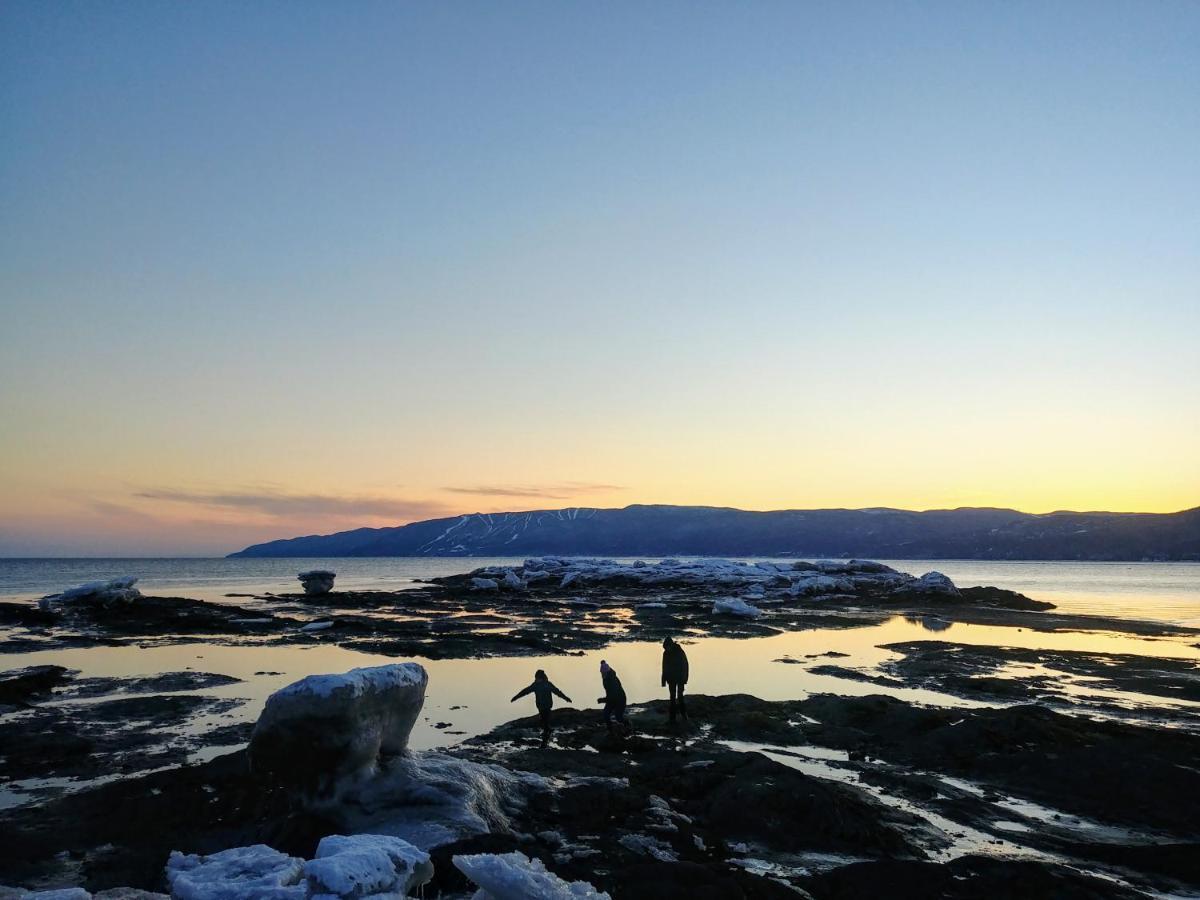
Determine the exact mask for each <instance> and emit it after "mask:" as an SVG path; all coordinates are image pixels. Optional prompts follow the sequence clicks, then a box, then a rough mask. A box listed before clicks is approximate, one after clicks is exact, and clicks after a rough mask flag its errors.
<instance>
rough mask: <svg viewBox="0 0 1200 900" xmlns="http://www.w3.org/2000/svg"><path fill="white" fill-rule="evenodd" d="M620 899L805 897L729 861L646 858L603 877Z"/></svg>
mask: <svg viewBox="0 0 1200 900" xmlns="http://www.w3.org/2000/svg"><path fill="white" fill-rule="evenodd" d="M606 883H607V885H609V887H610V890H612V892H613V895H614V896H615V897H619V898H621V900H805V898H806V896H807V895H806V894H804V893H803V892H801V891H799V890H797V889H796V888H794V887H790V886H788V885H784V884H781V883H779V882H776V881H772V880H770V879H768V878H761V877H758V876H755V875H751V874H749V873H747V872H745V871H742V870H741V869H737V868H735V867H733V866H730V865H728V864H719V863H699V862H657V861H656V862H645V863H635V864H633V865H628V866H622V867H621V868H619V869H617V870H616V871H614V872H613V873H612V875H611V876H609V878H608V879H607V881H606Z"/></svg>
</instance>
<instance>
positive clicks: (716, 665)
mask: <svg viewBox="0 0 1200 900" xmlns="http://www.w3.org/2000/svg"><path fill="white" fill-rule="evenodd" d="M927 629H928V624H927V623H926V621H925V620H924V618H922V619H919V620H916V621H909V620H906V619H904V618H901V617H895V618H893V619H891V620H889V621H887V622H884V623H883V624H880V625H873V626H868V627H864V628H850V629H838V630H832V631H831V630H814V631H801V632H792V633H788V634H781V635H776V636H773V637H761V638H751V639H737V638H725V637H711V638H700V639H697V640H690V641H688V640H685V641H684V644H685V646H686V647H687V652H688V657H689V659H690V661H691V680H690V682H689V685H688V688H689V690H690V691H691V692H692V693H704V694H730V693H747V694H753V695H754V696H756V697H760V698H762V699H764V700H793V699H798V698H803V697H804V696H806V695H807V694H809V693H838V694H846V695H866V694H879V693H885V694H890V695H892V696H895V697H899V698H901V699H904V700H908V701H912V702H916V703H929V704H937V705H946V706H964V707H966V706H984V705H987V704H986V703H982V702H979V701H973V700H967V699H963V698H960V697H954V696H951V695H949V694H944V693H941V692H938V691H933V690H924V689H919V688H903V687H890V686H889V687H883V686H880V685H876V684H870V683H864V682H859V681H851V680H847V679H844V678H838V677H835V676H832V675H820V674H816V673H814V672H811V671H809V670H808V668H807V667H806V666H804V665H784V664H781V663H778V662H775V660H776V659H779V658H781V657H792V658H793V659H797V660H803V659H804V658H805V657H812V658H813V660H812V661H814V662H819V661H820V660H818V659H816V657H818V655H820V654H825V653H828V652H830V651H834V652H836V653H844V654H847V658H845V659H839V660H838V662H839V663H840V664H844V665H845V666H846V667H854V668H867V667H874V666H877V665H878V664H879V663H881V662H883V661H885V660H888V659H894V658H896V656H895V654H893V653H892V652H891V651H888V650H882V649H880V647H879V645H881V644H887V643H894V642H900V641H911V640H920V639H928V637H929V632H928V630H927ZM943 633H944V634H945V635H946V636H947V639H948V640H954V641H956V642H959V643H967V644H983V645H1001V646H1009V647H1028V648H1043V649H1051V650H1086V651H1091V652H1100V653H1133V654H1142V655H1147V656H1170V657H1177V658H1183V659H1196V660H1200V648H1197V647H1194V646H1191V645H1190V644H1188V643H1187V642H1186V641H1183V640H1166V639H1147V638H1139V637H1134V636H1127V635H1118V634H1104V633H1100V634H1098V633H1094V632H1089V633H1082V632H1052V633H1043V632H1035V631H1029V630H1027V629H1019V628H1010V627H1000V626H985V625H969V624H962V623H957V624H953V625H951V627H950V628H949V629H948V630H943ZM601 659H605V660H607V661H608V662H609V664H610V665H612V666H613V667H614V668H616V669H617V671H618V673H619V674H620V676H621V680H622V682H623V683H624V685H625V689H626V691H627V693H628V694H629V700H630V702H631V703H638V702H642V701H647V700H652V699H656V698H661V697H664V696H665V691H664V689H663V688H662V687H661V685H660V674H661V672H660V665H661V659H662V648H661V647H660V646H659V645H658V644H657V643H647V642H637V643H633V642H630V643H618V644H613V645H610V646H609V647H606V648H603V649H601V650H592V651H587V652H584V653H582V654H581V655H579V656H528V657H501V658H492V659H475V660H424V659H423V660H420V661H421V663H422V664H423V665H424V666H425V667H426V668H427V669H428V670H429V675H430V679H429V692H428V699H427V701H426V704H425V710H424V713H423V718H422V720H421V721H419V722H418V723H417V725H416V727H415V728H414V730H413V735H412V746H413V747H414V748H417V749H428V748H432V747H437V746H445V745H447V744H451V743H455V742H457V741H458V740H462V739H463V738H465V737H468V736H472V735H477V734H481V733H484V732H487V731H490V730H491V729H493V728H494V727H496V726H497V725H500V724H501V723H503V722H506V721H509V720H511V719H514V718H518V717H521V716H529V715H533V714H534V709H533V705H532V702H527V701H524V700H523V701H518V702H517V703H515V704H513V703H510V702H509V698H510V697H511V696H512V695H513V694H514V693H516V691H518V690H519V689H521V688H523V687H525V686H526V685H527V684H528V683H529V682H530V680H531V679H532V677H533V673H534V671H535V670H537V669H545V670H546V673H547V674H548V675H549V676H550V679H551V680H552V681H553V682H554V683H555V684H557V685H558V686H559V687H560V688H561V689H562V690H563V692H564V693H566V694H567V695H568V696H570V697H574V698H575V699H576V705H578V706H584V705H586V701H587V700H588V699H590V698H594V697H598V696H600V694H601V688H600V660H601ZM399 661H401V660H400V659H397V658H396V657H388V656H380V655H376V654H368V653H360V652H357V651H352V650H347V649H344V648H342V647H338V646H336V645H335V644H332V643H320V642H316V643H313V644H309V645H303V646H295V645H289V646H274V647H259V646H240V647H225V646H213V645H208V644H202V643H188V644H177V645H173V646H147V647H140V648H136V649H134V648H130V647H92V648H86V649H79V650H59V651H47V652H39V653H29V654H22V655H21V657H20V664H21V665H38V664H42V663H55V664H58V665H65V666H69V667H71V668H74V669H79V670H81V672H82V673H83V674H84V675H86V676H133V675H155V674H159V673H161V672H170V671H182V670H188V669H190V670H193V671H197V672H216V673H220V674H223V675H232V676H234V677H236V678H240V679H242V680H243V683H241V684H232V685H227V686H224V687H219V688H211V689H206V690H204V691H202V693H204V694H206V695H208V696H217V697H237V698H245V699H246V701H247V702H246V704H245V705H243V706H242V707H241V708H240V709H239V710H238V711H237V713H236V715H237V717H238V718H239V719H242V720H254V719H256V718H257V717H258V714H259V712H260V710H261V709H262V706H263V703H264V702H265V701H266V698H267V695H268V694H270V693H271V692H272V691H274V690H277V689H278V688H280V687H283V686H284V685H286V684H290V683H291V682H293V681H295V680H297V679H299V678H302V677H304V676H305V675H311V674H316V673H327V672H344V671H346V670H347V669H351V668H354V667H356V666H370V665H383V664H387V663H394V662H399ZM1156 702H1162V703H1169V702H1170V701H1165V700H1161V698H1159V699H1158V700H1156ZM229 721H230V720H228V719H225V720H223V721H222V724H228V722H229ZM439 722H449V723H450V727H448V728H443V729H438V728H435V727H434V724H436V723H439ZM453 732H461V734H454V733H453Z"/></svg>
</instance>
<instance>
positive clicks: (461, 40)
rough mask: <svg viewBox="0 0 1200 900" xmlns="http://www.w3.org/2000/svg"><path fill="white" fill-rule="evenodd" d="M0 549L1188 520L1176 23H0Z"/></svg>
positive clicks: (1058, 17) (1023, 7)
mask: <svg viewBox="0 0 1200 900" xmlns="http://www.w3.org/2000/svg"><path fill="white" fill-rule="evenodd" d="M0 135H2V137H0V306H2V328H0V380H2V385H3V386H2V388H0V415H2V416H3V422H4V424H5V427H4V434H3V436H2V437H0V555H3V554H6V553H7V554H10V555H11V554H21V553H39V554H40V553H74V552H79V553H90V552H96V553H101V552H114V553H115V552H147V553H157V552H216V551H219V550H225V549H235V548H236V547H237V546H240V545H241V544H243V543H246V542H248V540H251V539H258V538H261V537H274V536H286V535H289V534H294V533H298V532H303V531H310V530H311V531H325V530H333V529H335V528H339V527H347V526H349V525H351V524H380V523H382V522H385V521H388V522H391V521H404V520H406V519H409V518H423V517H425V516H427V515H436V514H443V513H445V514H449V513H452V512H457V511H471V510H474V509H500V508H528V507H531V506H561V505H567V504H569V503H586V504H590V505H623V504H624V503H628V502H654V501H665V502H680V503H684V502H703V503H721V504H728V505H738V506H747V507H756V508H767V507H784V506H835V505H846V506H869V505H894V506H916V507H933V506H949V505H960V504H962V505H969V504H988V505H1011V506H1018V507H1022V508H1026V509H1033V510H1047V509H1054V508H1063V507H1090V508H1098V507H1107V508H1115V509H1135V508H1143V509H1157V510H1166V509H1172V508H1182V507H1186V506H1194V505H1196V504H1197V503H1200V467H1198V466H1197V465H1196V460H1197V459H1200V401H1198V399H1197V396H1198V394H1200V390H1198V386H1200V352H1198V351H1197V347H1200V253H1198V252H1197V251H1198V249H1200V171H1198V170H1200V165H1198V160H1200V151H1198V148H1200V4H1196V3H1193V2H1189V3H1170V2H1155V3H1150V4H1147V3H1137V2H1127V3H1104V2H1079V3H1068V2H1056V3H1033V2H994V3H976V2H967V3H963V2H954V3H928V2H922V3H894V2H879V3H843V2H839V3H824V4H818V3H753V4H733V3H720V4H717V3H687V4H683V3H679V4H675V3H652V4H647V3H616V4H583V3H544V4H528V3H511V4H483V3H479V4H471V3H455V4H436V3H428V4H423V3H404V4H401V3H357V4H352V5H348V4H335V3H322V4H317V3H303V2H288V3H252V4H246V3H228V4H225V3H211V2H210V3H195V4H182V3H158V2H155V3H137V2H123V3H78V4H76V3H58V2H55V3H46V2H7V3H5V4H4V5H3V6H2V7H0Z"/></svg>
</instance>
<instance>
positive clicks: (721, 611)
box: [712, 597, 763, 619]
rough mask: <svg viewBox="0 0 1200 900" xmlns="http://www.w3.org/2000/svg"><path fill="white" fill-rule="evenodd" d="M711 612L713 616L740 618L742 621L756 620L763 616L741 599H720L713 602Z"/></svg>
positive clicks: (755, 607)
mask: <svg viewBox="0 0 1200 900" xmlns="http://www.w3.org/2000/svg"><path fill="white" fill-rule="evenodd" d="M712 611H713V615H714V616H720V615H727V616H741V617H742V618H743V619H757V618H758V617H759V616H761V615H762V614H763V612H762V610H761V609H759V608H758V607H757V606H751V605H750V604H749V603H747V602H746V601H745V600H743V599H742V598H741V597H720V598H718V599H717V600H714V601H713V607H712Z"/></svg>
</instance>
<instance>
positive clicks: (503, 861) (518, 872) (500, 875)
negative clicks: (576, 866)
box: [452, 851, 612, 900]
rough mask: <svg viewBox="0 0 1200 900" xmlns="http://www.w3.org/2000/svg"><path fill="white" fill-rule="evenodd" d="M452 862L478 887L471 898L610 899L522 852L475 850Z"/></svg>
mask: <svg viewBox="0 0 1200 900" xmlns="http://www.w3.org/2000/svg"><path fill="white" fill-rule="evenodd" d="M452 861H453V863H454V865H455V867H456V868H457V869H458V870H459V871H460V872H462V873H463V874H464V875H466V876H467V877H468V878H469V879H471V881H473V882H474V883H475V884H476V885H478V886H479V892H478V893H476V894H475V897H474V900H612V898H611V897H610V896H609V895H608V894H606V893H603V892H601V891H598V890H596V888H594V887H593V886H592V885H591V884H589V883H588V882H586V881H571V882H568V881H563V879H561V878H559V877H558V876H557V875H555V874H554V873H553V872H550V871H548V870H547V869H546V866H545V865H544V864H543V863H542V862H541V861H540V860H536V859H530V858H529V857H528V856H526V855H525V854H524V853H517V852H515V851H514V852H512V853H477V854H473V855H463V856H455V857H454V858H453V860H452Z"/></svg>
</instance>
